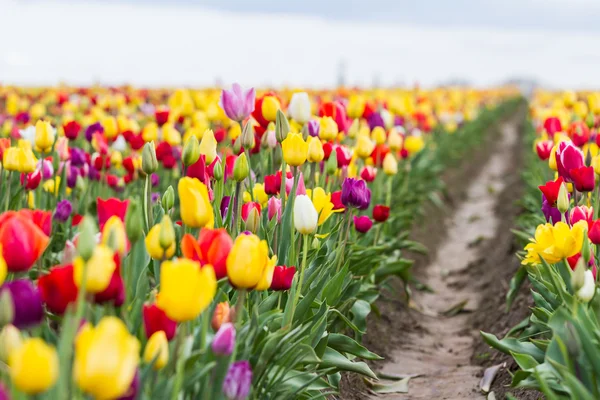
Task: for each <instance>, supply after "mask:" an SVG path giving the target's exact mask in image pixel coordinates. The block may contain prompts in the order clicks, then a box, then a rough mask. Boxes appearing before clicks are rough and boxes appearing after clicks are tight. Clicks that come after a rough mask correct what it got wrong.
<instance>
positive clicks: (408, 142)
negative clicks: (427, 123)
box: [404, 136, 425, 154]
mask: <svg viewBox="0 0 600 400" xmlns="http://www.w3.org/2000/svg"><path fill="white" fill-rule="evenodd" d="M423 147H425V142H423V138H422V137H421V136H408V137H407V138H406V139H404V148H405V149H406V151H408V153H409V154H414V153H418V152H419V151H421V150H423Z"/></svg>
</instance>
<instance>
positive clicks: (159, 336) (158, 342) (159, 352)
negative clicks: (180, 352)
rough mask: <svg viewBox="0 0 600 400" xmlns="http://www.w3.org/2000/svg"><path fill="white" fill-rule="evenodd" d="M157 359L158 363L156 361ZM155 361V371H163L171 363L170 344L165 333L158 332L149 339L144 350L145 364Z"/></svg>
mask: <svg viewBox="0 0 600 400" xmlns="http://www.w3.org/2000/svg"><path fill="white" fill-rule="evenodd" d="M155 359H156V361H154V360H155ZM152 361H154V365H153V368H154V369H155V370H159V369H163V368H164V367H165V365H167V363H168V362H169V342H168V341H167V335H166V334H165V332H164V331H156V332H154V333H153V334H152V336H150V339H148V343H146V348H145V349H144V362H145V363H148V364H149V363H151V362H152Z"/></svg>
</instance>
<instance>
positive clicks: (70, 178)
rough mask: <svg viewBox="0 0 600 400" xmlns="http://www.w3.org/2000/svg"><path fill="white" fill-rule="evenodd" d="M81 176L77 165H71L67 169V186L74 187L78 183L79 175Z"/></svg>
mask: <svg viewBox="0 0 600 400" xmlns="http://www.w3.org/2000/svg"><path fill="white" fill-rule="evenodd" d="M78 176H79V169H78V168H77V167H73V166H71V167H69V169H68V170H67V186H68V187H70V188H71V189H73V188H74V187H75V186H76V185H77V177H78Z"/></svg>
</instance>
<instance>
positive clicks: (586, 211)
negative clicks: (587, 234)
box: [569, 206, 594, 230]
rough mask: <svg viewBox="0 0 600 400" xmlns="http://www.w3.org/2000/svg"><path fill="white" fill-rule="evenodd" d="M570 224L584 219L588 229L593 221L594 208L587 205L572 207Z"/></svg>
mask: <svg viewBox="0 0 600 400" xmlns="http://www.w3.org/2000/svg"><path fill="white" fill-rule="evenodd" d="M569 221H570V223H571V225H574V224H576V223H577V222H579V221H585V222H587V224H588V230H589V229H590V228H591V227H592V224H593V223H594V209H593V208H592V207H587V206H577V207H573V209H572V210H571V215H570V218H569Z"/></svg>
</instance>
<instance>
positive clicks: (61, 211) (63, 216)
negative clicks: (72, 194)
mask: <svg viewBox="0 0 600 400" xmlns="http://www.w3.org/2000/svg"><path fill="white" fill-rule="evenodd" d="M72 212H73V206H72V205H71V202H70V201H69V200H61V201H59V202H58V204H57V205H56V210H54V219H55V220H57V221H58V222H66V221H67V220H68V219H69V217H70V216H71V213H72Z"/></svg>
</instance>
